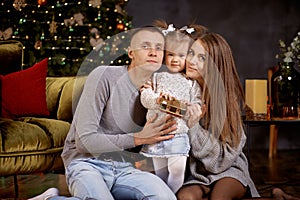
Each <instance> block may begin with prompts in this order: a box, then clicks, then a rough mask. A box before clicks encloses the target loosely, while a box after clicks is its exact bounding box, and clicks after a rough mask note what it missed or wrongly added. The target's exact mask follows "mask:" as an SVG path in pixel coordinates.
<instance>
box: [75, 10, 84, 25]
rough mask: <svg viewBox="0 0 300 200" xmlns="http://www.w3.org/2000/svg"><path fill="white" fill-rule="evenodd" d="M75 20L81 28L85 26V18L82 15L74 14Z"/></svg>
mask: <svg viewBox="0 0 300 200" xmlns="http://www.w3.org/2000/svg"><path fill="white" fill-rule="evenodd" d="M74 20H75V21H76V22H77V24H78V25H79V26H83V20H84V16H83V15H82V14H81V13H76V14H74Z"/></svg>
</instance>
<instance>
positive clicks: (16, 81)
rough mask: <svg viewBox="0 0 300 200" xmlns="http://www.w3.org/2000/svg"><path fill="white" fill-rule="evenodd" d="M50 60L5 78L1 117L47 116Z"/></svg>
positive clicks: (3, 78) (2, 84)
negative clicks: (47, 82)
mask: <svg viewBox="0 0 300 200" xmlns="http://www.w3.org/2000/svg"><path fill="white" fill-rule="evenodd" d="M47 68H48V59H47V58H46V59H44V60H42V61H41V62H39V63H37V64H35V65H34V66H32V67H30V68H28V69H26V70H21V71H18V72H14V73H11V74H8V75H5V76H2V75H0V80H1V86H2V90H1V93H2V104H1V105H2V112H1V117H5V118H16V117H20V116H47V115H49V111H48V108H47V103H46V76H47Z"/></svg>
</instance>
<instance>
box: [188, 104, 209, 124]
mask: <svg viewBox="0 0 300 200" xmlns="http://www.w3.org/2000/svg"><path fill="white" fill-rule="evenodd" d="M187 106H188V107H187V114H186V115H187V116H188V117H187V119H188V121H187V125H188V127H189V128H192V127H193V126H195V125H196V124H197V123H199V121H200V119H201V118H202V117H203V116H204V114H205V112H206V105H205V104H203V105H202V107H201V106H200V105H199V104H197V103H195V104H191V103H188V104H187Z"/></svg>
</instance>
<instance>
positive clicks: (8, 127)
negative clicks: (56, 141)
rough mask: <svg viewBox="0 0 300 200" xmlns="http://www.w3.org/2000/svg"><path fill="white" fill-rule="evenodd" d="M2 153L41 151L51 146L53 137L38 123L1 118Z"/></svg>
mask: <svg viewBox="0 0 300 200" xmlns="http://www.w3.org/2000/svg"><path fill="white" fill-rule="evenodd" d="M0 131H1V138H0V140H1V142H0V143H1V147H0V153H4V152H5V153H6V154H7V153H18V154H19V155H22V153H26V152H33V151H37V150H39V151H41V150H45V149H49V148H50V147H51V138H50V137H48V136H47V134H45V132H44V130H43V129H42V128H40V127H39V126H38V125H35V124H29V123H25V122H22V121H13V120H1V121H0Z"/></svg>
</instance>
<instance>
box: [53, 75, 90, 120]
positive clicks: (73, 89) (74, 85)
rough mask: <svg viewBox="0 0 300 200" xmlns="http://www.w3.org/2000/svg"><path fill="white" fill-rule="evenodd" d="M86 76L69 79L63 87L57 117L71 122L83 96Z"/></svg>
mask: <svg viewBox="0 0 300 200" xmlns="http://www.w3.org/2000/svg"><path fill="white" fill-rule="evenodd" d="M85 80H86V76H83V77H76V78H74V79H71V80H69V81H68V82H67V83H66V84H65V85H64V87H63V90H62V93H61V98H60V100H59V105H58V109H57V119H60V120H64V121H68V122H71V121H72V119H73V114H74V111H75V108H76V106H77V103H78V101H79V98H80V96H81V93H82V90H83V86H84V83H85Z"/></svg>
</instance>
